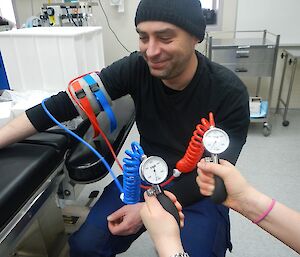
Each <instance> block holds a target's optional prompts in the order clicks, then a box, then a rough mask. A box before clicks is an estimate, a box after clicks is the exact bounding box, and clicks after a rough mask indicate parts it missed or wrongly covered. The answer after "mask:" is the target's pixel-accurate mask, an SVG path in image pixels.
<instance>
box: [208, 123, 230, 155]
mask: <svg viewBox="0 0 300 257" xmlns="http://www.w3.org/2000/svg"><path fill="white" fill-rule="evenodd" d="M203 144H204V147H205V148H206V150H207V151H209V152H210V153H213V154H220V153H222V152H224V151H225V150H226V149H227V148H228V146H229V137H228V135H227V133H226V132H225V131H224V130H222V129H219V128H211V129H209V130H207V131H206V132H205V134H204V135H203Z"/></svg>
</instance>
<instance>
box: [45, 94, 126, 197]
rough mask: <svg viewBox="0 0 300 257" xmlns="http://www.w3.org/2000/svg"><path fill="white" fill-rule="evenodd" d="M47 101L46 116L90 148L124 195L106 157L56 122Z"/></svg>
mask: <svg viewBox="0 0 300 257" xmlns="http://www.w3.org/2000/svg"><path fill="white" fill-rule="evenodd" d="M46 100H47V99H44V100H43V101H42V103H41V104H42V107H43V109H44V111H45V112H46V114H47V115H48V116H49V118H50V119H51V120H52V121H53V122H54V123H55V124H56V125H57V126H59V127H60V128H62V129H63V130H65V131H66V132H68V133H69V134H70V135H71V136H73V137H74V138H76V139H77V140H78V141H79V142H81V143H82V144H84V145H85V146H86V147H88V148H89V149H90V150H91V151H92V152H93V153H94V154H95V155H96V156H97V157H98V158H99V159H100V160H101V161H102V162H103V164H104V166H105V167H106V169H107V170H108V171H109V173H110V175H111V176H112V178H113V179H114V182H115V183H116V185H117V187H118V189H119V190H120V192H121V193H123V188H122V186H121V184H120V182H119V180H118V179H117V177H116V176H115V174H114V172H113V171H112V170H111V168H110V167H109V164H108V163H107V162H106V160H105V159H104V157H103V156H102V155H101V154H100V153H99V152H97V151H96V150H95V149H94V148H93V147H92V146H91V145H90V144H89V143H87V142H86V141H84V140H83V139H82V138H81V137H79V136H78V135H77V134H75V133H74V132H73V131H71V130H69V129H68V128H66V127H65V126H64V125H62V124H61V123H60V122H59V121H58V120H56V119H55V118H54V117H53V116H52V114H51V113H50V112H49V111H48V109H47V107H46V105H45V101H46Z"/></svg>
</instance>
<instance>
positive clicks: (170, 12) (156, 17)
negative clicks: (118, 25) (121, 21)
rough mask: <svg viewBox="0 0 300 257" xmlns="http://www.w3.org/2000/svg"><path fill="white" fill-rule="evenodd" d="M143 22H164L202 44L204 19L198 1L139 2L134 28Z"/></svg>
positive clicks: (156, 0) (150, 0)
mask: <svg viewBox="0 0 300 257" xmlns="http://www.w3.org/2000/svg"><path fill="white" fill-rule="evenodd" d="M143 21H164V22H168V23H171V24H174V25H176V26H177V27H180V28H182V29H184V30H185V31H187V32H189V33H190V34H192V35H193V36H196V37H197V38H198V39H199V42H202V40H203V38H204V35H205V27H206V24H205V18H204V16H203V13H202V8H201V3H200V1H199V0H141V1H140V3H139V5H138V8H137V10H136V15H135V20H134V22H135V26H137V25H138V24H139V23H140V22H143Z"/></svg>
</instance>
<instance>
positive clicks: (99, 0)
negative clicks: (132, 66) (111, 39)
mask: <svg viewBox="0 0 300 257" xmlns="http://www.w3.org/2000/svg"><path fill="white" fill-rule="evenodd" d="M98 2H99V5H100V7H101V9H102V12H103V14H104V16H105V19H106V23H107V26H108V28H109V29H110V31H111V32H112V33H113V35H114V36H115V38H116V40H117V41H118V43H119V44H120V45H121V46H122V47H123V48H124V49H125V50H126V51H127V52H128V53H131V51H129V50H128V48H127V47H126V46H125V45H124V44H123V43H122V42H121V41H120V39H119V38H118V36H117V34H116V33H115V32H114V30H113V29H112V27H111V26H110V23H109V20H108V17H107V14H106V12H105V10H104V8H103V5H102V3H101V0H98Z"/></svg>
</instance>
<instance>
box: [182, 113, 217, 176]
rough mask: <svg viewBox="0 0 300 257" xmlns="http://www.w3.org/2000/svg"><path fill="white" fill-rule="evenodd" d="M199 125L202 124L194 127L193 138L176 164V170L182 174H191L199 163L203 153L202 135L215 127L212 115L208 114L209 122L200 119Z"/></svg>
mask: <svg viewBox="0 0 300 257" xmlns="http://www.w3.org/2000/svg"><path fill="white" fill-rule="evenodd" d="M201 123H202V124H198V125H197V126H196V130H195V131H194V132H193V136H192V138H191V140H190V143H189V145H188V148H187V150H186V152H185V154H184V156H183V157H182V159H181V160H179V161H178V162H177V163H176V169H178V170H179V171H180V172H182V173H188V172H191V171H192V170H193V169H195V167H196V165H197V163H198V162H199V161H200V159H201V157H202V155H203V153H204V146H203V144H202V138H203V135H204V133H205V132H206V131H207V130H209V128H210V127H214V126H215V122H214V117H213V114H212V113H211V112H210V113H209V121H208V120H207V119H205V118H202V119H201Z"/></svg>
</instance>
